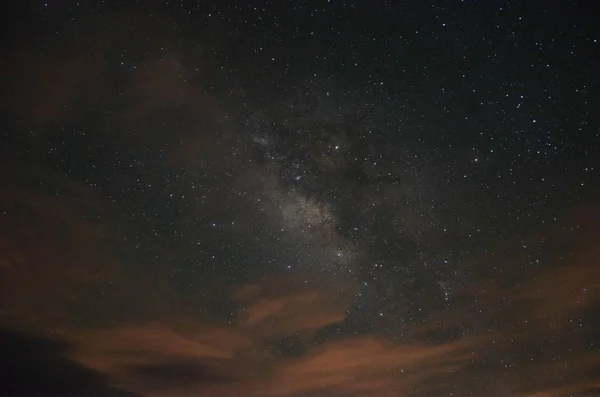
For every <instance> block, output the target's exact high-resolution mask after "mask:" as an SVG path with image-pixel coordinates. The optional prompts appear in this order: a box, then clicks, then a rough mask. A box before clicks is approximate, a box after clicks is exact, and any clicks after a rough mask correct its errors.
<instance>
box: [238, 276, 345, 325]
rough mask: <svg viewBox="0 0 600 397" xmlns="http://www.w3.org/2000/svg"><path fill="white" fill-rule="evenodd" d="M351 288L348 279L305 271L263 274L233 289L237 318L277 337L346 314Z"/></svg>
mask: <svg viewBox="0 0 600 397" xmlns="http://www.w3.org/2000/svg"><path fill="white" fill-rule="evenodd" d="M353 289H354V288H353V285H352V284H351V283H350V282H343V281H341V280H337V281H336V280H333V279H329V278H324V279H321V280H319V279H318V278H316V277H315V275H314V274H308V273H306V274H299V273H296V274H279V275H272V276H268V277H264V278H263V279H260V280H256V281H255V282H253V283H252V284H249V285H246V286H243V287H240V288H239V289H237V291H235V292H234V297H235V298H236V299H237V301H238V302H239V304H240V305H241V306H242V308H243V310H241V311H240V314H239V316H238V319H237V320H238V322H239V324H240V326H243V327H249V328H252V329H255V330H258V332H260V333H262V334H264V335H272V336H278V337H284V336H290V335H294V334H297V333H300V332H303V331H314V330H318V329H319V328H322V327H325V326H327V325H330V324H334V323H338V322H341V321H343V320H344V319H345V318H346V310H347V309H348V308H349V305H350V300H349V298H350V296H351V292H352V291H353Z"/></svg>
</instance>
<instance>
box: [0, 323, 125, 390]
mask: <svg viewBox="0 0 600 397" xmlns="http://www.w3.org/2000/svg"><path fill="white" fill-rule="evenodd" d="M0 340H2V343H1V344H0V390H2V394H3V395H11V396H73V397H75V396H90V397H100V396H114V397H117V396H118V397H135V396H136V394H135V393H132V392H128V391H125V390H121V389H118V388H115V387H112V386H111V385H110V384H109V382H110V381H111V379H109V378H107V377H106V376H105V374H101V373H99V372H95V371H93V370H90V369H89V368H86V367H84V366H82V365H80V364H78V363H76V362H75V361H72V360H70V359H68V358H67V357H66V350H67V345H65V344H64V343H61V342H59V341H56V340H53V339H48V338H44V337H39V336H33V335H29V334H27V333H23V332H19V331H15V330H11V329H0Z"/></svg>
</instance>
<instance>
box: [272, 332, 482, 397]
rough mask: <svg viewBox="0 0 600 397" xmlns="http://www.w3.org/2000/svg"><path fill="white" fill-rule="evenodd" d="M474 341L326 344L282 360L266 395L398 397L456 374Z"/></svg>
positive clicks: (356, 340)
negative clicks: (434, 377)
mask: <svg viewBox="0 0 600 397" xmlns="http://www.w3.org/2000/svg"><path fill="white" fill-rule="evenodd" d="M469 345H470V342H455V343H451V344H447V345H441V346H426V345H402V344H397V343H393V342H391V341H389V340H386V339H383V338H377V337H361V338H352V339H347V340H341V341H336V342H331V343H327V344H325V345H323V346H319V347H317V348H315V349H314V350H313V351H311V352H309V353H308V354H306V355H305V356H304V357H302V358H300V359H297V360H289V361H287V362H282V363H280V364H279V365H278V366H277V369H276V370H275V371H274V373H273V376H272V379H273V382H272V384H269V386H268V388H267V389H266V390H265V392H266V393H268V394H270V395H276V396H307V395H315V396H316V395H335V396H338V395H357V394H359V393H360V394H361V395H378V396H385V395H398V393H406V392H408V391H410V389H411V387H414V386H416V385H417V384H418V382H419V381H421V380H423V379H426V378H427V377H429V376H431V375H432V374H437V373H438V372H447V371H450V370H454V369H455V367H457V366H458V365H459V364H460V362H459V361H460V352H461V351H462V350H463V349H464V348H465V347H466V346H469Z"/></svg>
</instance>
